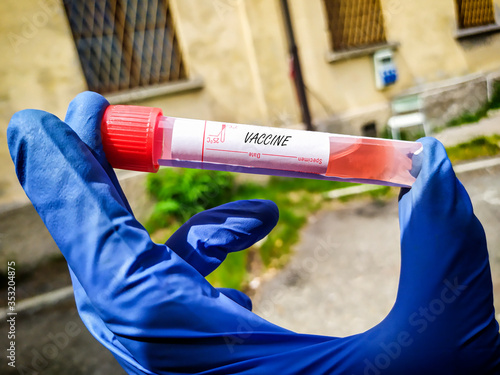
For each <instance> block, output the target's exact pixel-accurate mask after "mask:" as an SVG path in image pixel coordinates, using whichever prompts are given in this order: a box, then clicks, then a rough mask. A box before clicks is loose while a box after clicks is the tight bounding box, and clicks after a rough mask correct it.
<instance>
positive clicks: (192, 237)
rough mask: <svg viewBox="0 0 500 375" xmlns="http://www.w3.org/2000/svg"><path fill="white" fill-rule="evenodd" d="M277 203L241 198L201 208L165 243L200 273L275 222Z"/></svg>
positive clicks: (256, 238)
mask: <svg viewBox="0 0 500 375" xmlns="http://www.w3.org/2000/svg"><path fill="white" fill-rule="evenodd" d="M278 217H279V213H278V207H277V206H276V204H275V203H274V202H271V201H267V200H258V199H254V200H244V201H237V202H231V203H226V204H224V205H221V206H218V207H215V208H212V209H210V210H206V211H203V212H200V213H199V214H196V215H195V216H193V217H192V218H191V219H190V220H188V221H187V222H186V223H185V224H184V225H182V226H181V227H180V228H179V229H178V230H177V231H176V232H175V233H174V234H173V235H172V236H171V237H170V239H169V240H168V241H167V242H166V245H167V246H168V247H169V248H171V249H172V250H173V251H175V252H176V253H177V255H179V256H180V257H181V258H183V259H184V260H185V261H186V262H188V263H189V264H190V265H191V266H193V267H194V268H195V269H196V270H198V272H199V273H201V274H202V275H203V276H206V275H208V274H210V273H211V272H212V271H213V270H215V269H216V268H217V267H218V266H219V265H220V264H221V263H222V262H223V261H224V259H226V256H227V254H228V253H231V252H234V251H240V250H244V249H247V248H248V247H250V246H252V245H253V244H254V243H255V242H257V241H260V240H261V239H262V238H264V237H265V236H266V235H267V234H268V233H269V232H270V231H271V230H272V229H273V228H274V226H275V225H276V223H277V222H278Z"/></svg>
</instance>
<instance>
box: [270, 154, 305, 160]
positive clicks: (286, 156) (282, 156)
mask: <svg viewBox="0 0 500 375" xmlns="http://www.w3.org/2000/svg"><path fill="white" fill-rule="evenodd" d="M262 155H265V156H277V157H280V158H294V159H297V156H289V155H274V154H262Z"/></svg>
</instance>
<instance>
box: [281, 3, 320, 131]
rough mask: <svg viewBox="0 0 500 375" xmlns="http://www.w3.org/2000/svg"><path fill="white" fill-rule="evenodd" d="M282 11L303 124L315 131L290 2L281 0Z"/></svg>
mask: <svg viewBox="0 0 500 375" xmlns="http://www.w3.org/2000/svg"><path fill="white" fill-rule="evenodd" d="M280 2H281V10H282V12H283V20H284V22H285V32H286V38H287V41H288V49H289V53H290V59H291V64H292V65H291V69H292V78H293V82H294V84H295V89H296V91H297V98H298V100H299V104H300V113H301V115H302V122H303V123H304V124H305V125H306V129H307V130H314V126H313V125H312V122H311V113H310V112H309V104H308V103H307V95H306V87H305V85H304V79H303V77H302V70H301V68H300V60H299V52H298V49H297V44H296V43H295V36H294V34H293V26H292V19H291V17H290V9H289V7H288V0H281V1H280Z"/></svg>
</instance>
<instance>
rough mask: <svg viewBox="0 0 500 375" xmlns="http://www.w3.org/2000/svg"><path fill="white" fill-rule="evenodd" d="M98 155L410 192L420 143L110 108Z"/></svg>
mask: <svg viewBox="0 0 500 375" xmlns="http://www.w3.org/2000/svg"><path fill="white" fill-rule="evenodd" d="M101 135H102V141H103V146H104V152H105V154H106V157H107V159H108V161H109V162H110V164H111V165H112V166H113V167H114V168H119V169H128V170H136V171H144V172H157V171H158V169H159V167H160V166H169V167H181V168H199V169H209V170H219V171H230V172H242V173H254V174H265V175H274V176H286V177H301V178H313V179H321V180H333V181H349V182H358V183H371V184H377V185H387V186H400V187H410V186H411V185H412V184H413V182H414V181H415V177H414V176H413V175H412V174H411V169H412V158H413V155H415V154H416V153H418V152H420V151H421V150H422V144H421V143H418V142H407V141H399V140H388V139H380V138H369V137H357V136H349V135H340V134H330V133H324V132H315V131H305V130H294V129H283V128H276V127H266V126H256V125H243V124H233V123H224V122H216V121H205V120H194V119H185V118H176V117H168V116H163V113H162V110H161V109H159V108H152V107H142V106H133V105H111V106H109V107H108V108H107V109H106V112H105V114H104V117H103V121H102V127H101Z"/></svg>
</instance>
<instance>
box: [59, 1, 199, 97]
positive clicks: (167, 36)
mask: <svg viewBox="0 0 500 375" xmlns="http://www.w3.org/2000/svg"><path fill="white" fill-rule="evenodd" d="M84 3H85V0H83V2H82V3H81V5H80V6H81V8H80V9H79V11H81V12H82V13H81V14H77V15H76V17H75V18H73V19H70V17H71V15H70V12H71V11H72V10H73V9H75V8H71V7H72V6H74V7H78V6H79V4H75V5H72V2H71V0H68V1H64V9H65V14H66V19H67V21H68V25H69V28H70V31H71V34H72V36H73V41H74V43H75V44H74V45H75V49H76V51H77V55H78V59H79V62H80V65H81V67H82V72H83V76H84V79H85V82H86V83H87V86H88V87H89V89H93V90H94V91H97V92H100V93H101V94H102V95H104V96H106V97H107V98H109V99H111V100H112V101H113V102H128V101H134V100H141V99H146V98H148V97H152V96H158V95H166V94H172V93H175V92H179V91H185V90H193V89H196V88H201V87H203V81H202V80H201V78H199V77H197V78H195V79H193V78H190V75H189V70H188V68H187V64H186V58H185V54H184V52H183V48H182V43H181V41H180V40H179V30H178V27H177V26H176V22H175V17H174V14H173V13H174V12H175V10H174V9H172V8H173V5H172V4H173V2H172V1H169V0H151V4H148V5H149V6H151V7H152V11H151V9H148V8H146V9H145V10H144V8H143V12H144V14H143V15H142V18H140V17H141V15H140V13H139V12H137V13H136V14H135V18H132V17H133V15H132V17H131V18H130V19H129V18H127V17H130V15H129V14H128V13H127V11H130V6H131V4H130V3H129V2H128V1H127V0H116V1H114V2H113V1H112V2H109V3H108V2H107V1H106V2H103V3H101V4H100V5H101V9H100V11H102V13H101V15H100V16H101V18H103V20H102V21H103V22H105V21H104V20H106V22H108V24H102V25H101V28H99V27H95V25H96V23H97V22H99V20H100V18H98V17H99V14H97V13H95V12H97V8H94V10H93V12H92V10H89V9H86V7H87V6H88V5H86V4H84ZM139 5H140V4H139ZM120 6H121V7H122V8H121V10H122V13H123V14H121V15H120V14H119V13H118V8H119V7H120ZM159 7H162V8H163V9H164V10H165V13H164V14H163V12H162V11H161V10H160V9H159ZM73 11H74V10H73ZM87 11H88V12H90V13H89V14H91V15H92V17H94V18H93V19H92V24H91V25H92V27H91V33H90V35H86V34H85V31H86V30H84V29H83V28H80V29H77V28H76V27H75V26H74V23H75V20H76V22H78V21H80V22H84V20H85V18H84V17H85V16H86V14H85V13H83V12H87ZM106 17H107V18H106ZM144 17H147V18H144ZM119 18H120V19H121V21H123V22H122V23H121V24H119V22H118V21H117V20H118V19H119ZM110 20H111V21H110ZM117 26H118V27H117ZM105 28H107V29H105ZM109 28H111V32H110V31H109ZM141 30H142V31H141ZM141 32H142V34H141ZM147 32H149V35H147V34H146V33H147ZM106 33H107V34H106ZM120 33H121V34H124V33H128V34H129V35H128V37H129V40H125V37H124V36H123V35H121V34H120ZM87 34H88V31H87ZM120 35H121V38H120ZM158 36H159V37H160V38H161V40H160V41H161V43H159V46H158V45H157V42H156V38H158ZM106 37H108V40H109V41H108V43H110V45H111V46H110V47H109V50H110V51H111V52H109V55H108V56H107V57H104V58H100V57H98V58H96V57H95V56H93V55H92V53H93V51H90V52H87V53H88V54H89V55H90V56H87V58H86V59H85V57H84V56H83V54H84V53H85V48H87V49H89V50H91V49H99V48H101V51H102V49H103V48H107V47H106V46H105V44H104V39H105V38H106ZM146 37H149V45H147V44H146V43H148V42H147V41H146ZM82 38H87V39H88V41H87V44H88V46H87V47H85V46H84V47H80V46H79V44H78V43H81V39H82ZM130 38H131V39H130ZM141 38H142V39H141ZM151 38H153V39H151ZM136 40H137V41H136ZM92 43H94V44H92ZM127 43H128V46H129V47H130V48H129V50H130V51H127V50H125V48H126V44H127ZM134 43H136V44H134ZM141 43H143V44H142V47H141ZM115 45H117V46H118V47H117V48H115V47H114V46H115ZM145 46H146V47H150V49H151V50H148V51H149V54H150V55H151V56H149V55H148V56H149V57H148V56H145V55H144V53H143V52H144V50H143V49H142V48H144V47H145ZM111 54H114V55H113V56H112V55H111ZM155 55H156V57H155ZM91 59H95V61H92V60H91ZM106 59H108V60H109V61H107V60H106ZM125 59H129V60H131V61H132V60H134V61H135V62H137V64H139V68H140V69H137V67H136V66H132V65H131V64H129V65H130V66H126V65H127V64H126V62H125V61H124V60H125ZM148 59H149V60H151V61H149V60H148ZM153 59H155V60H156V61H153ZM113 61H115V62H116V61H118V62H119V66H118V69H120V72H119V74H118V75H116V74H115V76H114V77H113V76H112V75H111V73H112V72H111V70H109V71H108V70H104V73H100V72H99V70H100V69H102V68H103V67H104V66H105V65H106V64H112V62H113ZM129 62H130V61H129ZM91 63H94V67H89V66H86V64H87V65H91ZM149 63H150V64H149ZM141 64H145V65H146V66H147V68H146V69H142V66H141ZM147 64H149V65H147ZM153 64H156V65H155V66H154V67H153ZM177 65H178V66H177ZM92 69H94V71H91V70H92ZM153 69H154V70H155V71H153ZM87 70H89V71H87ZM137 70H139V74H138V75H137V74H135V76H134V77H132V74H133V72H134V71H135V73H137ZM160 71H161V72H160ZM89 72H90V73H89ZM96 72H97V73H98V74H97V73H96ZM155 72H156V73H157V74H156V75H155V76H153V74H155ZM172 72H174V74H175V76H174V77H173V79H172V77H171V74H172ZM89 74H95V76H94V77H92V76H91V75H89ZM101 74H102V75H103V76H106V77H105V78H102V77H101ZM108 77H109V78H108ZM134 78H135V80H134V81H132V79H134ZM108 79H109V81H110V82H111V81H112V82H111V83H109V84H106V83H104V84H102V81H103V80H105V81H106V80H108ZM92 81H93V82H92Z"/></svg>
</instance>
